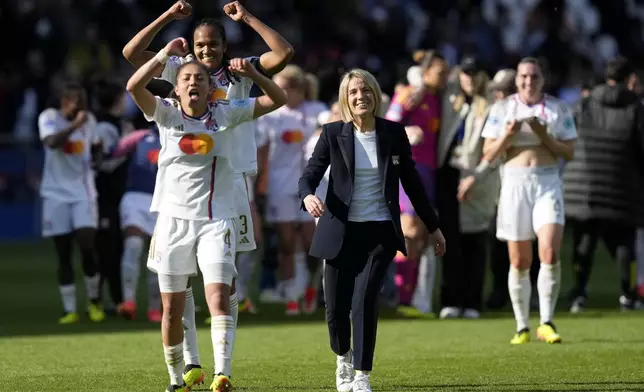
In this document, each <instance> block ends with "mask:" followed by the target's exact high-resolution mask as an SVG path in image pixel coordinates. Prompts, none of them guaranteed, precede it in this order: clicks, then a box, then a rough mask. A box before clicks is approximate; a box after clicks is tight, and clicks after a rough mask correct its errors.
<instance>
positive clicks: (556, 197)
mask: <svg viewBox="0 0 644 392" xmlns="http://www.w3.org/2000/svg"><path fill="white" fill-rule="evenodd" d="M543 84H544V79H543V73H542V70H541V67H540V65H539V63H538V61H537V60H536V59H533V58H526V59H523V60H522V61H521V62H520V63H519V65H518V67H517V76H516V85H517V90H518V93H517V94H513V95H510V96H509V97H507V98H505V99H504V100H502V101H499V102H497V103H495V104H494V105H493V106H492V108H491V109H490V114H489V117H488V120H487V122H486V124H485V127H484V129H483V132H482V136H483V137H484V138H485V139H486V140H485V145H484V148H483V150H484V154H485V158H484V161H483V162H482V163H481V165H479V167H477V170H476V171H477V173H484V172H485V171H486V170H487V169H488V168H489V167H490V165H489V162H494V161H495V160H496V159H497V158H498V157H500V156H502V154H505V164H504V167H503V174H502V180H501V195H500V198H499V206H498V215H497V232H496V235H497V237H498V238H499V239H501V240H505V241H507V243H508V251H509V255H510V263H511V267H510V273H509V276H508V289H509V291H510V300H511V301H512V309H513V310H514V316H515V319H516V322H517V333H516V334H515V335H514V338H513V339H512V340H511V343H512V344H523V343H527V342H528V341H529V340H530V333H529V325H528V316H529V315H528V313H529V310H530V293H531V290H532V287H531V284H530V265H531V264H532V241H533V240H534V236H535V233H536V236H537V238H538V245H539V259H540V261H541V269H540V270H539V277H538V279H537V289H538V292H539V313H540V316H541V322H540V326H539V328H538V329H537V337H538V338H539V339H541V340H544V341H546V342H547V343H560V342H561V336H560V335H559V334H558V333H557V331H556V329H555V326H554V324H553V323H552V318H553V313H554V310H555V305H556V303H557V298H558V296H559V287H560V283H561V265H560V264H561V263H560V261H559V251H560V249H561V241H562V237H563V229H564V205H563V195H562V183H561V178H560V174H559V168H558V165H557V163H558V159H562V158H563V159H565V160H570V159H572V155H573V147H574V143H575V140H576V139H577V129H576V128H575V122H574V120H573V117H572V114H571V113H570V110H569V109H568V108H567V107H566V105H565V104H564V103H562V102H561V101H559V100H557V99H556V98H553V97H551V96H548V95H545V94H544V93H543V91H542V88H543Z"/></svg>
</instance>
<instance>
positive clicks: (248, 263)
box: [235, 251, 256, 302]
mask: <svg viewBox="0 0 644 392" xmlns="http://www.w3.org/2000/svg"><path fill="white" fill-rule="evenodd" d="M255 254H256V252H255V251H251V252H241V253H237V280H236V281H235V288H236V290H237V299H238V300H239V302H242V301H243V300H244V299H246V295H247V294H248V287H249V285H250V281H251V279H252V278H253V272H254V270H255Z"/></svg>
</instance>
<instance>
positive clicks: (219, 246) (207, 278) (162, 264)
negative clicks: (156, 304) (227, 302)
mask: <svg viewBox="0 0 644 392" xmlns="http://www.w3.org/2000/svg"><path fill="white" fill-rule="evenodd" d="M236 244H237V231H236V230H235V225H234V223H233V219H222V220H203V221H200V220H199V221H198V220H189V219H180V218H174V217H171V216H168V215H164V214H159V217H158V219H157V224H156V226H155V228H154V235H153V236H152V239H151V240H150V251H149V252H148V263H147V266H148V269H150V270H151V271H154V272H156V273H157V274H158V275H159V287H160V288H161V289H162V292H182V291H185V290H186V285H185V284H183V285H181V284H179V283H181V282H183V280H182V279H178V278H173V277H176V276H184V277H186V280H185V281H186V282H187V277H190V276H196V275H197V268H199V270H200V271H201V274H202V275H203V281H204V284H205V285H208V284H211V283H223V284H227V285H231V284H232V282H233V279H235V278H236V277H237V269H236V268H235V248H236ZM177 281H179V282H178V283H176V282H177ZM172 282H175V283H174V284H173V283H172ZM170 289H172V290H171V291H167V290H170ZM163 290H166V291H163Z"/></svg>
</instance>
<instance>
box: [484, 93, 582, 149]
mask: <svg viewBox="0 0 644 392" xmlns="http://www.w3.org/2000/svg"><path fill="white" fill-rule="evenodd" d="M532 116H535V117H538V118H539V119H541V120H542V121H544V122H545V124H546V125H547V128H548V134H550V135H551V136H552V137H554V138H555V139H557V140H572V139H576V138H577V127H576V126H575V120H574V118H573V116H572V113H571V111H570V108H569V107H568V105H566V104H565V103H564V102H562V101H560V100H559V99H557V98H554V97H551V96H550V95H545V96H544V98H543V99H542V100H541V102H539V103H537V104H535V105H527V104H525V103H523V102H522V101H521V100H520V99H519V95H518V94H512V95H510V96H509V97H507V98H505V99H503V100H502V101H499V102H496V103H495V104H494V105H492V107H491V108H490V114H489V115H488V118H487V121H486V122H485V126H484V127H483V132H482V133H481V136H482V137H484V138H487V139H498V138H500V137H501V136H503V134H504V132H505V126H506V123H508V122H509V121H512V120H524V119H527V118H529V117H532ZM539 144H541V140H540V139H539V137H538V136H537V135H535V134H534V132H532V130H531V128H530V126H529V125H528V124H526V123H524V124H522V125H521V128H520V130H519V132H517V135H516V136H515V137H514V141H513V142H512V145H513V146H537V145H539Z"/></svg>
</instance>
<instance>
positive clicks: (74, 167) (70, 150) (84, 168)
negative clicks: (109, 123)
mask: <svg viewBox="0 0 644 392" xmlns="http://www.w3.org/2000/svg"><path fill="white" fill-rule="evenodd" d="M70 124H71V121H69V120H67V119H66V118H65V117H64V116H63V115H62V114H61V113H60V111H58V110H57V109H52V108H50V109H46V110H44V111H43V112H42V113H40V116H39V117H38V131H39V133H40V140H45V138H47V137H48V136H51V135H55V134H57V133H58V132H60V131H62V130H64V129H66V128H68V127H69V126H70ZM95 128H96V118H94V115H92V114H91V113H90V114H88V118H87V121H86V122H85V124H84V125H83V126H82V127H80V128H78V129H77V130H75V131H74V132H73V133H72V134H71V135H69V138H68V139H67V141H66V142H65V144H64V145H63V146H62V147H61V148H57V149H52V148H49V147H47V146H45V166H44V168H43V174H42V182H41V184H40V196H41V197H43V198H48V199H53V200H58V201H62V202H67V203H74V202H79V201H92V200H95V199H96V187H95V186H94V172H93V170H92V168H91V160H92V144H94V143H96V142H97V139H96V131H95Z"/></svg>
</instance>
